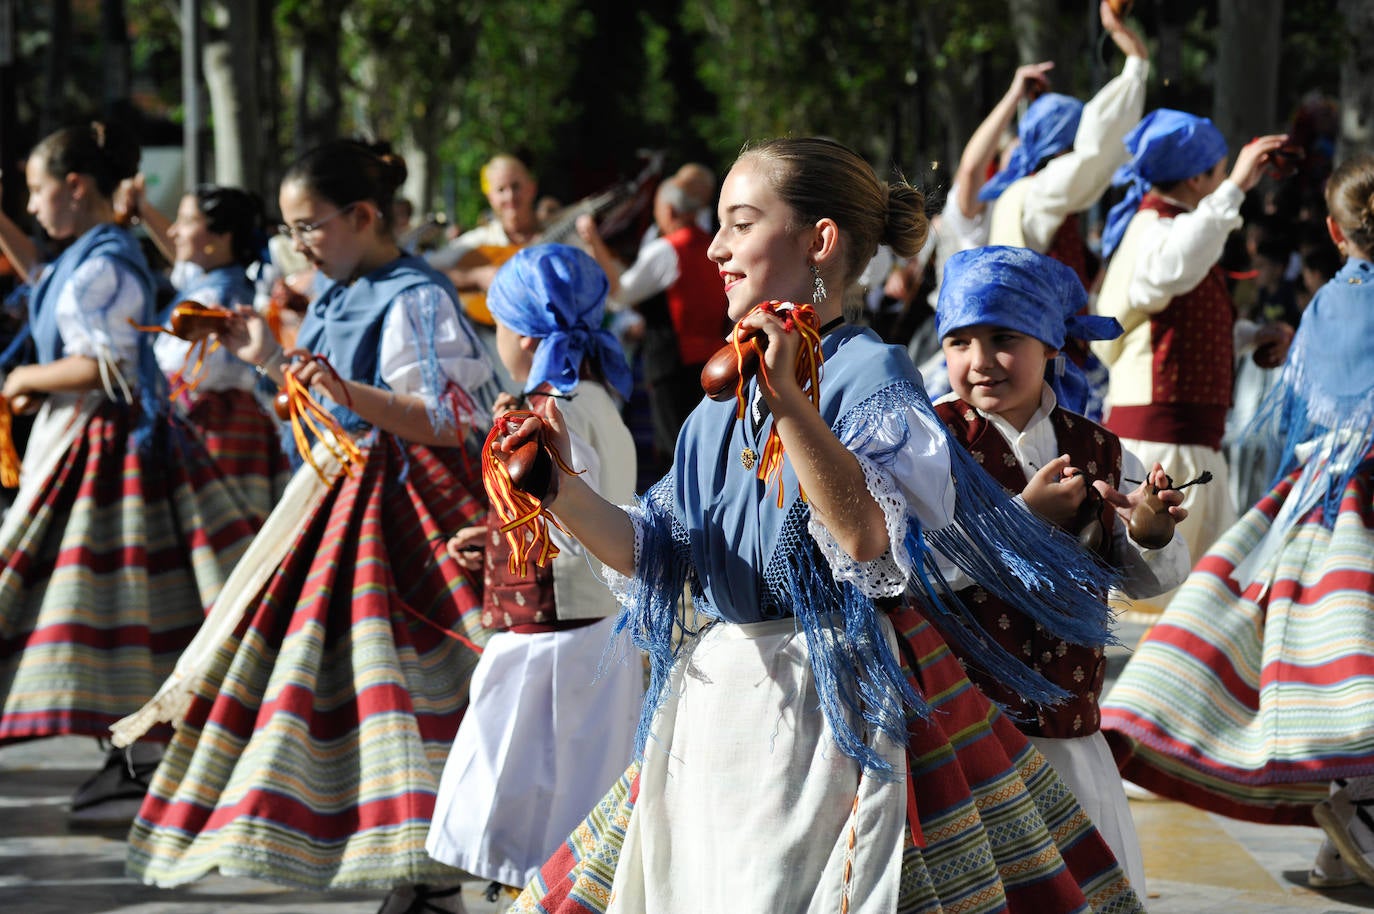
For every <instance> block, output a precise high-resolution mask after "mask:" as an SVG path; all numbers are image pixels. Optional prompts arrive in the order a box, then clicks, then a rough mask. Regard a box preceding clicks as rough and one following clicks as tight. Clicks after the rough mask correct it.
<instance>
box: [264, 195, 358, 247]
mask: <svg viewBox="0 0 1374 914" xmlns="http://www.w3.org/2000/svg"><path fill="white" fill-rule="evenodd" d="M357 205H358V204H357V203H350V204H348V205H347V206H345V207H344V208H343V209H336V210H334V212H332V213H330V214H329V215H328V216H325V217H324V218H323V219H320V220H318V221H316V222H297V223H296V224H295V225H278V226H277V234H278V235H280V236H282V237H283V238H291V239H293V240H295V241H305V240H307V239H308V238H310V237H313V236H314V235H315V233H316V232H318V231H319V230H320V227H321V226H323V225H324V224H325V223H326V222H328V221H329V220H330V219H333V218H334V217H336V216H342V215H343V214H344V213H347V212H351V211H352V210H353V208H354V207H356V206H357Z"/></svg>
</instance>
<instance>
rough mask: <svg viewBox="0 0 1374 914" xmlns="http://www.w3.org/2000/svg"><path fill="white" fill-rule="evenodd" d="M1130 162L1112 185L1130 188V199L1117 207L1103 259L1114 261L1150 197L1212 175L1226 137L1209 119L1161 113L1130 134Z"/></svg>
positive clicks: (1106, 231) (1104, 236)
mask: <svg viewBox="0 0 1374 914" xmlns="http://www.w3.org/2000/svg"><path fill="white" fill-rule="evenodd" d="M1125 143H1126V151H1127V152H1129V153H1130V154H1131V158H1130V161H1128V162H1127V163H1126V164H1125V165H1122V166H1121V167H1120V168H1118V169H1117V170H1116V174H1115V175H1113V176H1112V185H1113V186H1115V187H1121V186H1122V185H1126V196H1125V197H1124V198H1122V200H1121V202H1120V203H1118V204H1117V205H1116V206H1114V207H1112V211H1111V212H1110V213H1109V214H1108V215H1107V225H1106V227H1105V228H1104V229H1103V231H1102V254H1103V256H1104V257H1109V256H1111V253H1112V251H1114V250H1116V246H1117V245H1118V244H1120V243H1121V236H1122V235H1124V234H1126V226H1127V225H1128V224H1129V223H1130V221H1131V217H1132V216H1134V215H1135V214H1136V211H1137V210H1138V209H1140V201H1141V200H1143V199H1144V198H1145V192H1146V191H1147V190H1149V189H1150V188H1151V187H1153V186H1154V185H1157V184H1172V183H1174V182H1175V181H1183V180H1185V179H1187V178H1191V177H1193V176H1195V175H1200V174H1203V173H1204V172H1207V171H1210V170H1211V169H1212V168H1214V167H1215V166H1216V164H1217V163H1218V162H1220V161H1221V160H1222V159H1224V158H1226V138H1225V137H1223V136H1222V135H1221V131H1220V130H1218V129H1217V128H1216V126H1215V125H1214V124H1213V123H1212V122H1211V121H1209V120H1208V119H1207V118H1205V117H1198V116H1197V115H1195V114H1185V113H1184V112H1182V111H1175V110H1173V109H1172V108H1156V109H1155V110H1154V111H1151V112H1150V113H1149V114H1147V115H1145V118H1144V119H1143V120H1142V121H1141V122H1140V123H1139V124H1136V126H1135V129H1133V130H1132V131H1131V132H1130V133H1128V134H1126V140H1125Z"/></svg>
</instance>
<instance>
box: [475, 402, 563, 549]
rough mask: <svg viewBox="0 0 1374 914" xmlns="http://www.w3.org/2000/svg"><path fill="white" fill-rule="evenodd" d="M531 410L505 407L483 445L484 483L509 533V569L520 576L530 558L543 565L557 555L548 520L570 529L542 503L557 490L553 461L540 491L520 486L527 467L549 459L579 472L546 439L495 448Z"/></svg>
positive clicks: (561, 466)
mask: <svg viewBox="0 0 1374 914" xmlns="http://www.w3.org/2000/svg"><path fill="white" fill-rule="evenodd" d="M533 415H534V413H532V412H530V411H529V410H525V409H513V410H511V411H509V412H506V413H502V414H501V415H500V416H498V417H497V418H496V421H495V422H494V423H493V424H492V427H491V432H490V433H488V435H487V440H486V442H485V443H484V444H483V445H482V485H483V487H484V488H485V489H486V490H487V498H488V500H489V501H490V502H491V510H492V511H493V512H494V513H495V514H496V517H497V519H498V520H499V521H500V522H501V528H500V529H501V532H502V533H504V534H505V535H506V542H507V543H509V544H510V548H511V556H510V571H511V574H515V575H521V576H524V575H526V574H528V573H529V563H530V562H531V561H532V562H534V564H535V565H536V566H537V567H539V568H543V567H544V566H545V565H546V564H548V563H549V562H550V561H551V560H552V559H553V558H554V557H555V556H557V555H558V547H557V546H556V545H554V542H553V540H552V539H551V538H550V536H549V524H553V525H554V526H555V527H557V528H558V529H559V530H563V532H564V533H567V531H566V530H564V529H563V526H562V525H561V524H559V523H558V520H557V519H556V518H555V517H554V516H553V515H552V514H550V513H549V512H548V510H547V509H546V508H545V507H544V500H545V499H547V498H549V497H550V496H551V495H552V494H553V493H554V492H556V491H557V482H558V478H557V476H555V475H554V474H553V472H552V467H550V468H548V469H549V472H547V473H546V474H545V475H546V477H547V479H548V491H547V492H543V493H540V495H536V494H534V493H531V492H528V491H526V490H525V489H523V488H521V484H522V483H525V482H527V479H526V471H527V470H528V471H532V470H533V469H534V466H535V464H536V463H537V462H539V461H540V460H544V459H548V460H550V461H551V462H552V464H554V465H555V466H556V467H557V469H558V470H559V471H561V472H563V473H567V474H568V475H569V476H576V475H578V471H577V470H574V469H573V468H572V467H570V466H568V464H567V463H566V462H565V461H564V460H563V458H562V456H560V455H559V453H558V450H557V449H556V448H553V447H548V446H547V445H545V444H544V442H543V441H542V439H541V440H538V441H532V442H529V443H527V444H525V445H522V446H521V447H520V448H517V449H516V451H515V452H514V453H512V454H504V453H501V452H499V451H498V450H497V447H498V445H499V444H500V443H501V441H502V440H504V439H505V438H506V436H507V435H509V434H510V433H511V432H513V431H514V430H515V429H516V428H518V427H519V425H520V423H521V422H523V421H524V420H525V419H528V418H530V417H532V416H533ZM527 449H529V450H527ZM510 464H514V465H516V468H517V471H516V472H515V473H514V474H512V470H511V466H510ZM531 475H537V473H532V474H531Z"/></svg>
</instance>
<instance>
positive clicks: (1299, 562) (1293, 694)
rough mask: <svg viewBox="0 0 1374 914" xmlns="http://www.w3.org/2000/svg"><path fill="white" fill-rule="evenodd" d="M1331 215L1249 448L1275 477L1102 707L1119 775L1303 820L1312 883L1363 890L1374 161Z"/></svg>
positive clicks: (1368, 795) (1338, 192) (1195, 799)
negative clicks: (1333, 269) (1320, 261)
mask: <svg viewBox="0 0 1374 914" xmlns="http://www.w3.org/2000/svg"><path fill="white" fill-rule="evenodd" d="M1326 202H1327V207H1328V209H1329V211H1330V215H1329V216H1328V218H1327V227H1328V228H1329V229H1330V231H1331V237H1332V239H1333V240H1334V241H1335V242H1336V243H1337V245H1338V246H1339V247H1340V249H1341V250H1342V251H1343V252H1344V253H1345V254H1346V256H1347V260H1346V263H1345V266H1344V267H1342V268H1341V270H1340V272H1338V273H1337V274H1336V276H1335V277H1334V278H1333V279H1332V280H1331V281H1330V282H1328V283H1327V284H1326V285H1324V286H1322V287H1321V289H1320V290H1319V291H1318V292H1317V295H1316V297H1315V298H1314V299H1313V300H1312V304H1311V305H1309V306H1308V308H1307V310H1306V311H1305V312H1304V313H1303V316H1302V323H1301V324H1300V326H1299V328H1298V332H1297V336H1296V337H1295V338H1294V340H1293V345H1292V347H1291V348H1290V349H1289V351H1288V359H1287V361H1286V362H1285V363H1284V365H1283V368H1282V369H1281V371H1280V373H1279V379H1278V382H1277V384H1276V386H1275V388H1274V389H1273V390H1272V391H1271V392H1270V394H1269V396H1268V398H1267V399H1266V400H1265V401H1264V403H1263V404H1262V406H1261V408H1260V412H1259V415H1258V416H1257V417H1256V419H1255V421H1254V423H1252V425H1251V428H1250V433H1249V437H1248V438H1247V440H1248V441H1252V442H1255V443H1257V444H1258V443H1263V442H1267V443H1268V444H1269V446H1270V447H1271V448H1273V447H1275V446H1277V448H1278V449H1279V450H1280V453H1279V454H1278V455H1277V456H1278V465H1279V467H1280V470H1279V476H1278V478H1277V479H1276V481H1275V483H1274V485H1273V488H1272V489H1271V490H1270V492H1269V494H1267V495H1266V496H1265V497H1264V498H1262V499H1260V501H1259V503H1258V504H1256V505H1255V506H1254V507H1252V508H1251V509H1250V510H1249V511H1247V512H1246V513H1245V515H1244V516H1243V517H1241V519H1240V520H1239V521H1238V522H1237V523H1236V524H1235V525H1234V526H1232V527H1231V528H1230V530H1228V531H1227V532H1226V533H1225V534H1223V535H1222V536H1221V538H1220V539H1218V540H1217V542H1216V544H1215V545H1214V546H1212V548H1211V549H1210V550H1209V551H1208V552H1207V553H1206V555H1204V556H1203V557H1202V559H1201V560H1200V561H1199V562H1198V563H1197V565H1196V566H1195V567H1194V569H1193V573H1192V575H1191V576H1190V577H1189V578H1188V580H1187V581H1186V582H1185V583H1184V585H1183V587H1182V588H1181V589H1180V590H1179V591H1178V594H1177V596H1175V597H1174V599H1173V601H1172V602H1171V603H1170V604H1169V608H1168V609H1167V610H1166V611H1165V613H1164V615H1163V616H1162V617H1161V618H1160V620H1159V622H1157V623H1156V624H1155V626H1154V627H1153V628H1152V629H1151V630H1150V633H1149V635H1148V636H1147V638H1146V640H1145V641H1144V642H1142V643H1141V645H1140V647H1139V648H1138V649H1137V650H1136V652H1135V654H1134V656H1133V657H1132V658H1131V661H1130V663H1128V664H1127V665H1126V669H1125V670H1124V671H1123V672H1122V675H1121V677H1120V679H1118V680H1117V682H1116V684H1115V686H1114V687H1113V689H1112V691H1111V692H1110V693H1109V694H1108V695H1107V699H1106V701H1104V702H1103V705H1102V728H1103V730H1104V731H1105V732H1106V733H1107V737H1108V740H1109V741H1110V742H1111V744H1112V748H1113V751H1114V753H1115V754H1116V757H1117V761H1118V763H1119V764H1120V766H1121V772H1122V775H1123V776H1124V777H1126V778H1128V779H1129V780H1131V781H1134V782H1135V783H1137V784H1140V785H1141V786H1143V787H1147V788H1149V789H1150V790H1153V791H1155V792H1157V793H1160V794H1163V795H1165V796H1167V797H1170V798H1172V799H1176V800H1181V801H1183V802H1186V803H1191V804H1193V805H1194V806H1198V807H1201V808H1203V809H1207V810H1210V811H1212V812H1219V813H1222V814H1223V815H1228V816H1233V817H1235V818H1240V819H1248V820H1250V821H1254V822H1269V823H1276V824H1284V825H1292V824H1302V825H1311V824H1313V822H1314V819H1315V821H1316V822H1317V823H1319V824H1321V825H1322V826H1323V827H1324V828H1325V829H1326V831H1327V833H1328V835H1329V836H1330V838H1331V839H1332V840H1331V841H1330V842H1328V843H1327V844H1326V845H1324V846H1323V847H1322V849H1321V851H1320V852H1319V854H1318V856H1317V860H1316V863H1315V865H1314V867H1313V869H1312V871H1311V873H1310V874H1309V877H1308V878H1309V881H1310V882H1311V883H1312V884H1313V885H1315V886H1322V887H1325V886H1336V885H1348V884H1351V883H1354V882H1357V881H1363V882H1365V883H1367V884H1369V885H1374V829H1371V826H1370V824H1369V823H1370V822H1371V821H1374V818H1371V812H1374V717H1371V715H1370V713H1369V709H1370V707H1371V705H1374V497H1371V491H1374V472H1372V470H1374V356H1372V355H1371V353H1374V349H1371V347H1370V342H1369V341H1370V338H1371V336H1372V335H1374V262H1371V261H1372V260H1374V256H1371V255H1374V157H1371V156H1361V157H1359V158H1355V159H1352V160H1351V161H1349V162H1347V163H1345V164H1344V165H1342V166H1341V167H1339V168H1338V169H1336V171H1335V172H1334V173H1333V174H1332V176H1331V179H1330V182H1329V183H1328V185H1327V190H1326ZM1328 795H1329V796H1328Z"/></svg>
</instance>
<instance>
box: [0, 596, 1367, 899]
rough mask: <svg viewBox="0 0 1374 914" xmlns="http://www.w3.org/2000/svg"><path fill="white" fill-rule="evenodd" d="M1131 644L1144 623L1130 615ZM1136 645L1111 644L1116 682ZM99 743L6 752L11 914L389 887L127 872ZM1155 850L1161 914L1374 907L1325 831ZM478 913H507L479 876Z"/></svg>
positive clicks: (1191, 832)
mask: <svg viewBox="0 0 1374 914" xmlns="http://www.w3.org/2000/svg"><path fill="white" fill-rule="evenodd" d="M1118 631H1119V635H1120V637H1121V639H1122V641H1123V642H1124V643H1125V644H1126V645H1133V644H1135V643H1136V641H1138V640H1139V638H1140V636H1141V634H1142V633H1143V632H1144V631H1145V625H1144V624H1141V623H1140V622H1136V621H1129V622H1123V624H1122V625H1121V626H1120V628H1119V630H1118ZM1127 654H1128V648H1114V649H1112V652H1111V661H1112V662H1111V669H1110V671H1109V673H1108V680H1109V682H1110V681H1111V679H1113V678H1114V676H1115V674H1116V673H1117V672H1119V670H1120V668H1121V665H1122V664H1123V663H1124V662H1125V657H1126V656H1127ZM101 759H102V754H101V752H100V751H99V749H98V748H97V747H96V745H95V742H94V741H93V740H84V739H55V740H44V741H41V742H38V743H29V744H24V745H19V746H11V747H8V748H5V749H0V912H3V914H95V912H101V914H267V912H271V914H344V912H348V914H371V912H373V911H375V910H376V909H377V906H378V905H379V903H380V900H381V897H382V895H381V893H380V892H347V893H343V892H340V893H327V894H321V893H312V892H299V891H290V890H286V889H283V888H280V887H278V886H274V885H270V884H267V883H262V882H257V881H255V880H251V879H229V878H224V877H219V876H211V877H207V878H205V879H202V880H200V881H199V882H197V883H195V884H194V885H191V886H187V887H185V888H180V889H156V888H151V887H148V886H144V885H140V884H138V883H136V882H134V881H133V880H131V879H129V878H128V877H126V876H125V875H124V835H123V834H122V833H121V832H119V831H107V832H95V831H75V832H74V831H71V830H69V828H68V826H67V798H68V797H69V796H70V795H71V793H72V791H73V790H74V789H75V788H76V786H77V785H78V784H79V783H80V782H81V781H82V780H84V779H85V777H86V776H87V775H88V774H89V773H90V772H92V771H94V770H95V769H96V768H97V767H98V766H99V765H100V762H101ZM1131 810H1132V812H1133V813H1134V814H1135V818H1136V827H1137V829H1138V831H1139V833H1140V838H1141V844H1142V846H1143V847H1144V851H1145V870H1146V876H1147V879H1148V885H1147V887H1146V894H1147V898H1146V904H1147V906H1148V907H1149V910H1150V911H1151V912H1152V914H1282V912H1293V911H1302V912H1307V911H1312V912H1318V911H1320V912H1346V911H1369V910H1374V889H1370V888H1366V887H1364V886H1356V887H1353V888H1347V889H1328V890H1323V891H1317V890H1315V889H1311V888H1308V887H1307V884H1306V874H1307V869H1308V867H1309V866H1310V865H1311V863H1312V858H1313V856H1314V855H1315V854H1316V851H1317V846H1318V845H1319V844H1320V843H1321V833H1320V831H1319V830H1317V829H1315V828H1292V827H1284V828H1276V827H1269V826H1263V825H1252V824H1249V823H1246V822H1238V821H1235V820H1232V819H1226V818H1224V817H1222V816H1214V815H1210V814H1208V813H1203V812H1199V811H1197V810H1195V809H1192V808H1190V807H1188V806H1183V805H1181V804H1178V803H1172V802H1167V801H1163V800H1132V803H1131ZM464 902H465V903H466V905H467V907H468V910H469V911H472V912H474V914H486V912H494V911H497V910H499V906H498V905H496V904H492V903H490V902H487V901H486V900H484V899H483V897H482V893H481V890H480V888H479V887H478V886H477V885H476V884H474V885H472V886H471V887H469V888H468V889H467V890H466V891H465V893H464Z"/></svg>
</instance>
